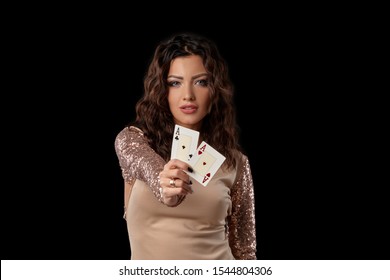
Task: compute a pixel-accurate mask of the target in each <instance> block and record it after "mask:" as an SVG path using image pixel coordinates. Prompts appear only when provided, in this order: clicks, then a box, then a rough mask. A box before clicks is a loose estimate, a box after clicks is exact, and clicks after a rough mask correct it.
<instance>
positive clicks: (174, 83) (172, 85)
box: [168, 81, 180, 87]
mask: <svg viewBox="0 0 390 280" xmlns="http://www.w3.org/2000/svg"><path fill="white" fill-rule="evenodd" d="M179 85H180V82H178V81H168V86H170V87H178V86H179Z"/></svg>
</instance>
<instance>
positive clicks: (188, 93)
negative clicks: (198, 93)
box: [183, 85, 195, 101]
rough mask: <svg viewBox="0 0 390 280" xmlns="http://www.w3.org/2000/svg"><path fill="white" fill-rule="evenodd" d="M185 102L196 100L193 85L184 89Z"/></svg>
mask: <svg viewBox="0 0 390 280" xmlns="http://www.w3.org/2000/svg"><path fill="white" fill-rule="evenodd" d="M183 100H186V101H193V100H195V95H194V91H193V89H192V87H191V85H188V86H187V87H185V88H184V92H183Z"/></svg>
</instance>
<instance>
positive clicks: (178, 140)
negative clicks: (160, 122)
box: [171, 125, 199, 162]
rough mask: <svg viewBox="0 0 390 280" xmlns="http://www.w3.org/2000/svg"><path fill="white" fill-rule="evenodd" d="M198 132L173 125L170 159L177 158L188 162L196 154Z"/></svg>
mask: <svg viewBox="0 0 390 280" xmlns="http://www.w3.org/2000/svg"><path fill="white" fill-rule="evenodd" d="M198 140H199V131H196V130H193V129H189V128H186V127H184V126H180V125H175V129H174V132H173V140H172V150H171V159H173V158H177V159H180V160H182V161H184V162H189V160H190V159H191V158H192V157H193V155H194V154H195V152H196V148H197V146H198Z"/></svg>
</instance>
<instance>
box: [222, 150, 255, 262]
mask: <svg viewBox="0 0 390 280" xmlns="http://www.w3.org/2000/svg"><path fill="white" fill-rule="evenodd" d="M242 160H243V163H242V165H239V170H237V175H238V178H237V179H236V182H235V184H234V186H233V187H232V189H231V198H232V214H231V216H229V220H228V223H229V231H228V234H229V244H230V247H231V249H232V253H233V255H234V257H235V259H238V260H255V259H256V226H255V197H254V187H253V179H252V174H251V169H250V165H249V160H248V158H247V157H246V156H243V158H242Z"/></svg>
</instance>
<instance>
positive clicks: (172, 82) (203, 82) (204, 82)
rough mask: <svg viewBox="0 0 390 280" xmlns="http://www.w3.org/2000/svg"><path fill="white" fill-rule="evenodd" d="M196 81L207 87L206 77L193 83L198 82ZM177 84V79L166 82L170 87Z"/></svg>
mask: <svg viewBox="0 0 390 280" xmlns="http://www.w3.org/2000/svg"><path fill="white" fill-rule="evenodd" d="M198 83H200V85H201V86H204V87H207V85H208V82H207V80H206V79H201V80H197V81H196V82H195V84H198ZM178 84H180V82H179V81H170V82H168V86H170V87H176V86H177V85H178Z"/></svg>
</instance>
